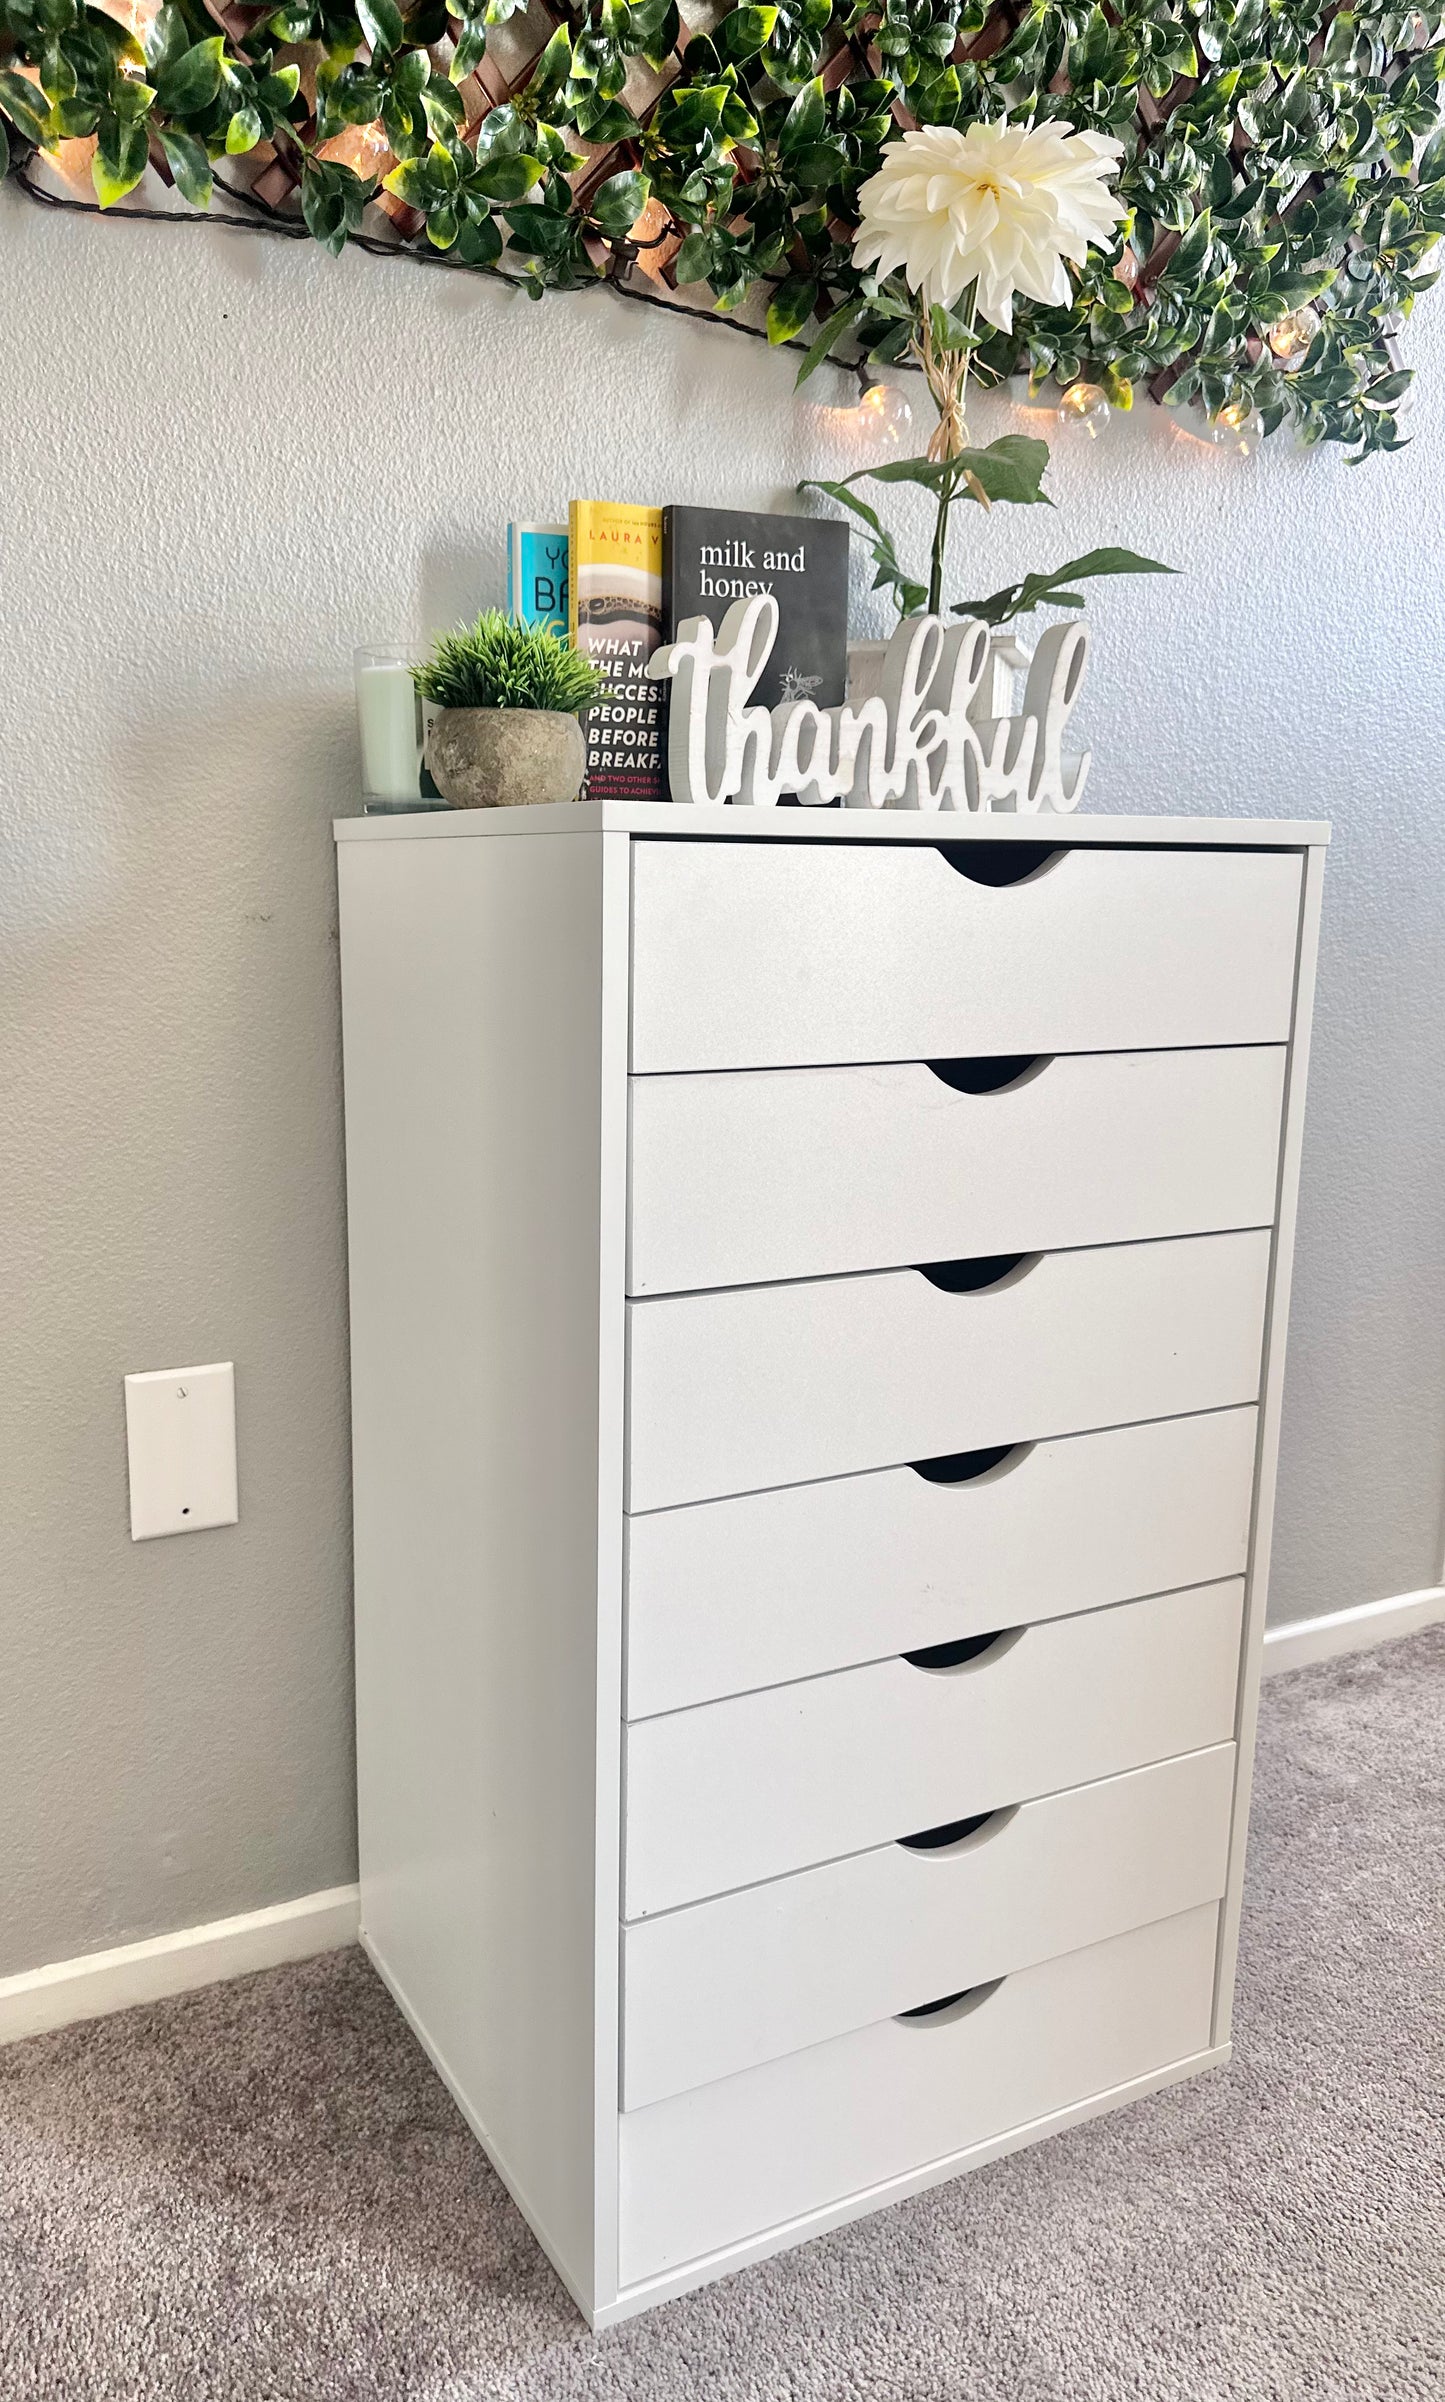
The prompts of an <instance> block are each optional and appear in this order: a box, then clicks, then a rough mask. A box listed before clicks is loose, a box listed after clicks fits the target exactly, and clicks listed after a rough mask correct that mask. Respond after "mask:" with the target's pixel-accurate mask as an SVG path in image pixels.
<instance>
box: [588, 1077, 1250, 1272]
mask: <svg viewBox="0 0 1445 2402" xmlns="http://www.w3.org/2000/svg"><path fill="white" fill-rule="evenodd" d="M999 1064H1001V1065H1002V1067H1004V1068H1007V1067H1008V1065H1009V1064H1010V1063H1009V1062H1007V1061H1004V1062H1002V1063H995V1072H997V1068H998V1065H999ZM988 1066H989V1063H987V1062H977V1061H975V1062H971V1063H964V1064H963V1065H962V1066H961V1067H957V1068H955V1069H954V1070H953V1071H952V1072H953V1073H954V1074H955V1075H961V1076H973V1077H974V1078H975V1080H976V1077H977V1072H978V1071H979V1070H983V1071H985V1072H987V1070H988ZM1284 1068H1285V1053H1284V1050H1283V1048H1282V1047H1281V1046H1279V1045H1261V1046H1258V1047H1256V1048H1253V1049H1243V1050H1240V1049H1235V1050H1203V1051H1120V1052H1103V1053H1092V1054H1088V1053H1086V1054H1084V1055H1082V1056H1080V1055H1076V1054H1068V1053H1064V1054H1061V1055H1059V1056H1058V1057H1056V1058H1053V1059H1045V1060H1043V1061H1041V1062H1039V1063H1038V1064H1037V1065H1036V1066H1035V1067H1033V1068H1031V1069H1025V1070H1024V1071H1023V1073H1022V1074H1021V1075H1020V1076H1019V1078H1018V1080H1017V1081H1015V1082H1011V1083H1009V1084H1007V1085H1006V1086H1004V1087H1002V1088H999V1089H995V1090H992V1091H969V1090H959V1089H955V1087H954V1086H952V1085H950V1084H949V1083H948V1082H947V1081H946V1080H945V1079H944V1078H943V1077H942V1076H941V1075H939V1074H936V1073H935V1072H934V1070H933V1069H932V1068H929V1067H926V1066H924V1065H923V1064H922V1063H921V1062H919V1061H909V1062H905V1063H903V1064H901V1065H894V1066H873V1067H846V1068H794V1069H771V1070H769V1069H763V1070H753V1071H749V1072H746V1073H740V1074H733V1075H728V1074H724V1075H715V1076H634V1077H633V1079H632V1085H631V1096H630V1100H631V1143H632V1151H631V1162H632V1165H631V1183H630V1204H629V1221H628V1257H629V1269H628V1290H629V1291H630V1292H633V1293H667V1292H681V1291H685V1290H687V1289H689V1288H691V1287H696V1286H703V1285H719V1284H761V1283H763V1282H765V1281H767V1280H768V1279H769V1278H773V1277H793V1276H832V1275H841V1274H846V1273H847V1272H849V1271H850V1270H854V1269H859V1268H891V1267H901V1266H907V1265H910V1264H911V1263H912V1262H913V1261H915V1260H920V1259H967V1258H970V1257H973V1258H977V1257H980V1256H982V1255H984V1254H986V1253H996V1252H1001V1251H1058V1250H1066V1249H1068V1248H1070V1247H1071V1246H1075V1245H1079V1244H1085V1243H1126V1242H1134V1241H1137V1240H1139V1239H1141V1238H1143V1237H1147V1236H1151V1235H1168V1234H1204V1233H1209V1232H1212V1231H1213V1230H1214V1229H1216V1228H1219V1227H1233V1226H1267V1225H1268V1224H1269V1223H1270V1221H1271V1220H1272V1218H1273V1216H1274V1197H1275V1185H1276V1182H1277V1180H1278V1173H1279V1130H1280V1110H1281V1105H1282V1102H1283V1097H1284Z"/></svg>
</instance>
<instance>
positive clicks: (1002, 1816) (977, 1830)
mask: <svg viewBox="0 0 1445 2402" xmlns="http://www.w3.org/2000/svg"><path fill="white" fill-rule="evenodd" d="M1019 1806H1020V1805H1019V1804H1018V1803H1017V1802H1010V1803H1009V1804H1008V1806H1007V1807H1006V1808H1004V1809H1002V1810H980V1811H978V1812H977V1814H976V1815H975V1816H974V1817H972V1818H955V1819H953V1820H951V1821H950V1823H949V1824H948V1825H947V1826H941V1827H924V1828H923V1829H922V1831H921V1833H919V1834H917V1835H900V1836H898V1838H897V1841H898V1843H899V1844H900V1846H901V1847H902V1849H903V1850H904V1851H906V1852H950V1853H952V1852H962V1851H970V1852H976V1851H982V1849H983V1847H984V1845H985V1844H986V1843H992V1841H993V1839H994V1837H995V1835H1001V1834H1002V1833H1003V1831H1004V1828H1005V1827H1008V1826H1012V1825H1013V1822H1014V1820H1015V1819H1016V1818H1017V1816H1018V1814H1019Z"/></svg>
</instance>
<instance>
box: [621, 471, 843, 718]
mask: <svg viewBox="0 0 1445 2402" xmlns="http://www.w3.org/2000/svg"><path fill="white" fill-rule="evenodd" d="M754 592H771V593H772V595H773V598H774V599H775V600H776V602H777V604H778V635H777V640H776V641H775V643H774V644H773V649H772V655H771V657H770V658H769V660H768V663H767V665H766V667H765V668H764V669H763V672H762V676H761V678H760V679H759V681H758V683H757V685H756V686H755V688H754V691H753V695H752V698H753V702H754V704H755V705H756V706H758V707H761V708H764V709H774V708H776V707H777V705H778V703H779V702H780V701H815V702H816V703H817V705H818V707H819V708H820V709H836V708H838V707H840V706H841V704H842V702H843V701H844V699H845V698H846V690H847V682H848V528H847V526H846V525H844V524H843V523H842V522H841V521H839V520H834V519H830V518H826V517H772V516H764V515H762V514H760V513H758V512H756V511H753V510H750V509H690V508H670V509H664V510H663V512H662V625H663V639H664V641H669V642H670V641H671V640H672V639H673V637H674V635H675V634H676V633H677V631H678V628H679V627H680V626H682V625H683V624H684V623H685V622H686V620H687V619H688V618H689V617H707V618H710V619H711V621H712V624H713V627H714V630H716V628H718V627H719V626H721V624H722V621H723V618H724V617H725V616H726V614H727V611H728V610H729V609H730V608H731V606H732V604H733V602H734V601H736V600H746V599H747V598H748V597H749V596H750V595H751V594H752V593H754Z"/></svg>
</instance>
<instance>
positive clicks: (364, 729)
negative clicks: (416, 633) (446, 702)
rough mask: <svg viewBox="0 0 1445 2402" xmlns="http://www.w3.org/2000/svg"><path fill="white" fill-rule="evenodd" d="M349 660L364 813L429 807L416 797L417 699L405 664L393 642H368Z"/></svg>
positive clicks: (418, 767) (428, 802) (430, 804)
mask: <svg viewBox="0 0 1445 2402" xmlns="http://www.w3.org/2000/svg"><path fill="white" fill-rule="evenodd" d="M355 661H356V718H357V725H358V728H359V730H360V734H361V792H362V806H363V808H364V809H365V810H366V812H367V813H368V815H373V814H375V813H376V812H378V811H380V812H381V813H383V814H385V813H386V812H389V811H393V810H401V809H434V808H435V807H436V802H435V801H433V800H424V799H423V798H422V791H421V750H422V721H421V702H420V701H419V700H418V698H417V693H416V687H415V685H414V684H413V683H412V680H411V669H410V668H409V667H408V665H407V663H406V660H405V658H404V657H403V655H402V653H401V652H400V651H399V650H397V649H396V648H395V647H382V646H380V645H374V644H368V645H367V646H366V647H365V648H364V649H362V650H358V651H357V652H356V654H355Z"/></svg>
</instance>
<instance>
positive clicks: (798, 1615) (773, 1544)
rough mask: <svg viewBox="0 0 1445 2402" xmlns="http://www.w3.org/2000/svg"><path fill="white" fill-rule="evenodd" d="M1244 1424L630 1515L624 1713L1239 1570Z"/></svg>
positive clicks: (1250, 1435)
mask: <svg viewBox="0 0 1445 2402" xmlns="http://www.w3.org/2000/svg"><path fill="white" fill-rule="evenodd" d="M1255 1424H1256V1412H1255V1410H1254V1409H1253V1408H1252V1407H1247V1408H1243V1409H1223V1410H1211V1411H1209V1412H1207V1413H1206V1414H1205V1415H1204V1416H1202V1417H1194V1418H1162V1419H1159V1420H1157V1421H1156V1422H1155V1423H1153V1424H1152V1425H1147V1426H1120V1427H1113V1428H1110V1429H1109V1430H1108V1431H1106V1432H1105V1433H1103V1434H1086V1435H1066V1436H1063V1437H1061V1438H1059V1439H1057V1440H1053V1441H1047V1442H1041V1443H1035V1444H1032V1445H1022V1446H1020V1447H1018V1448H1016V1449H1015V1450H1013V1451H1010V1452H1008V1453H1006V1454H1005V1456H1004V1457H1003V1458H1002V1459H1001V1460H999V1461H997V1463H996V1464H995V1465H994V1466H992V1467H990V1468H985V1469H984V1470H983V1473H982V1474H974V1475H967V1471H968V1470H969V1469H971V1468H975V1467H977V1466H980V1465H981V1464H982V1463H983V1462H985V1461H987V1460H989V1459H991V1458H993V1456H994V1455H993V1454H992V1453H990V1452H987V1451H981V1452H979V1453H977V1454H974V1455H967V1454H966V1455H965V1456H964V1459H963V1460H962V1461H960V1462H959V1463H958V1464H957V1465H958V1467H959V1469H960V1470H961V1471H963V1472H964V1473H965V1476H966V1481H960V1482H953V1483H935V1482H933V1481H931V1479H930V1478H927V1477H923V1476H920V1475H919V1474H918V1473H917V1471H916V1470H914V1469H912V1468H882V1469H877V1470H875V1471H874V1472H873V1473H872V1474H871V1475H867V1476H839V1477H829V1478H827V1479H825V1480H824V1481H823V1482H822V1483H821V1484H807V1485H784V1486H782V1487H781V1488H780V1489H778V1490H777V1491H774V1492H769V1493H742V1494H737V1495H734V1496H733V1497H732V1498H731V1499H730V1500H727V1501H702V1502H694V1503H692V1504H691V1505H689V1506H688V1507H686V1508H683V1509H676V1510H653V1511H650V1512H648V1513H647V1514H646V1515H645V1516H643V1517H640V1518H631V1519H629V1520H628V1528H627V1644H626V1663H627V1667H626V1688H625V1690H626V1700H625V1705H624V1706H625V1711H626V1715H627V1716H628V1717H629V1718H647V1717H650V1716H652V1715H654V1714H655V1713H656V1712H658V1711H660V1710H681V1709H686V1708H687V1707H688V1706H689V1705H690V1704H692V1703H693V1702H699V1701H716V1700H720V1699H721V1698H722V1697H723V1696H724V1695H726V1694H729V1693H745V1692H747V1691H748V1690H749V1689H750V1688H752V1687H755V1686H759V1685H781V1684H786V1683H787V1682H788V1680H789V1679H790V1678H792V1677H802V1676H817V1675H819V1674H821V1673H822V1672H823V1671H824V1670H825V1669H829V1668H848V1667H852V1666H854V1665H856V1664H857V1663H858V1662H860V1661H863V1660H877V1659H883V1658H885V1657H886V1656H887V1655H888V1654H889V1653H892V1652H900V1651H909V1650H914V1649H917V1648H919V1647H921V1646H922V1645H924V1644H928V1643H941V1642H943V1641H945V1640H947V1639H948V1638H950V1637H953V1636H957V1635H976V1634H983V1633H985V1632H986V1631H987V1630H988V1629H989V1628H991V1627H997V1626H1023V1625H1026V1624H1030V1623H1032V1622H1034V1621H1036V1620H1041V1619H1046V1618H1059V1617H1066V1616H1070V1615H1072V1614H1073V1613H1074V1612H1075V1611H1077V1610H1093V1609H1100V1608H1102V1607H1103V1606H1104V1605H1105V1604H1106V1603H1108V1602H1113V1601H1131V1600H1134V1599H1135V1598H1136V1597H1137V1596H1139V1595H1142V1594H1147V1593H1165V1592H1169V1591H1171V1590H1173V1589H1174V1588H1175V1587H1177V1586H1180V1585H1202V1584H1209V1583H1212V1582H1214V1581H1215V1580H1217V1579H1218V1578H1220V1577H1226V1576H1237V1575H1239V1574H1240V1572H1241V1570H1242V1569H1243V1567H1244V1564H1245V1557H1246V1552H1247V1546H1248V1541H1249V1514H1250V1503H1251V1500H1252V1496H1253V1482H1254V1445H1255Z"/></svg>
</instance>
